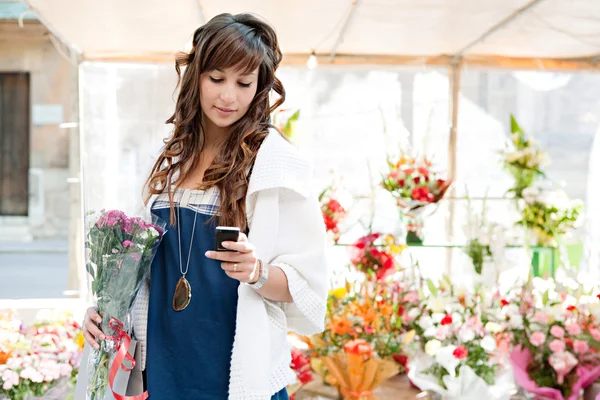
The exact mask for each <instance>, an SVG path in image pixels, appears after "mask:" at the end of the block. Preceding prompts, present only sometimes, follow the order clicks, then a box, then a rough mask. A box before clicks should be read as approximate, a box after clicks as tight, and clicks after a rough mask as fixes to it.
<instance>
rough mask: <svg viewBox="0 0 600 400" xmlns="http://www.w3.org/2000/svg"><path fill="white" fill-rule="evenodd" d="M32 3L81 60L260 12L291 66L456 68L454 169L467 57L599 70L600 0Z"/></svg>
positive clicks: (178, 40) (146, 51) (142, 54)
mask: <svg viewBox="0 0 600 400" xmlns="http://www.w3.org/2000/svg"><path fill="white" fill-rule="evenodd" d="M23 1H24V2H25V3H27V4H28V5H29V7H30V8H31V12H34V13H35V14H37V16H38V17H39V19H40V20H41V21H42V22H43V23H44V24H45V25H46V26H47V27H48V29H49V30H50V31H51V32H52V34H53V35H54V36H55V37H56V38H57V39H58V40H60V41H61V42H62V43H63V44H65V45H67V46H69V47H70V49H71V50H73V51H74V52H76V53H77V54H78V59H79V61H82V60H83V61H140V62H162V61H169V62H170V61H172V60H173V55H174V53H176V52H177V51H180V50H184V49H185V47H186V44H187V43H189V41H190V39H191V37H192V34H193V32H194V30H195V29H196V28H197V27H198V26H200V25H202V24H203V23H205V22H206V21H208V20H209V19H210V18H212V17H213V16H215V15H217V14H220V13H223V12H229V13H233V14H235V13H240V12H252V13H255V14H258V15H260V16H262V17H263V18H265V19H266V20H267V21H269V22H270V23H271V24H272V25H273V26H274V27H275V28H276V30H277V32H278V36H279V39H280V45H281V48H282V50H283V52H284V63H285V64H288V65H293V64H298V65H303V64H306V62H307V59H308V58H309V56H311V55H315V56H316V57H317V59H318V61H319V64H321V65H326V64H331V65H390V66H391V65H418V66H421V65H434V66H447V67H449V68H450V72H449V79H450V91H451V93H452V96H451V99H452V101H451V104H450V110H451V112H450V116H451V121H450V123H451V124H450V126H451V128H450V138H449V149H448V151H449V165H448V173H449V176H450V177H455V175H456V151H455V149H456V139H457V137H456V135H457V131H456V126H457V120H458V98H459V86H460V70H461V66H462V65H475V66H482V67H501V68H510V69H541V70H597V69H599V68H600V64H599V63H600V0H327V1H323V0H303V1H292V0H229V1H223V0H176V1H164V0H127V1H122V0H104V1H92V0H23ZM453 203H454V202H450V215H451V218H453V214H454V213H453V209H454V205H453ZM452 226H453V224H452V223H450V224H449V232H448V239H451V237H452V235H453V232H452ZM448 268H449V266H448Z"/></svg>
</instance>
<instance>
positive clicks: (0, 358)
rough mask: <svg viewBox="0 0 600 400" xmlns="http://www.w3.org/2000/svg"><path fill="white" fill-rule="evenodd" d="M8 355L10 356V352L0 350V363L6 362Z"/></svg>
mask: <svg viewBox="0 0 600 400" xmlns="http://www.w3.org/2000/svg"><path fill="white" fill-rule="evenodd" d="M10 356H11V354H10V352H8V353H4V352H1V351H0V365H2V364H6V361H8V359H9V358H10Z"/></svg>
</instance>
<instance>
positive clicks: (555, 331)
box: [550, 325, 565, 339]
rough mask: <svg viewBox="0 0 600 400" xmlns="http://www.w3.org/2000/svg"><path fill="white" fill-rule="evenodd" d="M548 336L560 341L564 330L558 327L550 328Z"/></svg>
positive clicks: (563, 335)
mask: <svg viewBox="0 0 600 400" xmlns="http://www.w3.org/2000/svg"><path fill="white" fill-rule="evenodd" d="M550 334H551V335H552V336H554V337H557V338H559V339H562V338H564V337H565V330H564V329H563V328H561V327H560V326H558V325H554V326H553V327H552V328H550Z"/></svg>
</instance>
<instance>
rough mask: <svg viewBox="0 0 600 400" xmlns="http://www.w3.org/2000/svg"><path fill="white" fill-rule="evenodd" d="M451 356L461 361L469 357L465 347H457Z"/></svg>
mask: <svg viewBox="0 0 600 400" xmlns="http://www.w3.org/2000/svg"><path fill="white" fill-rule="evenodd" d="M452 355H453V356H454V357H455V358H457V359H459V360H462V359H463V358H467V356H468V355H469V350H467V348H466V347H464V346H458V347H457V348H456V349H455V350H454V351H453V352H452Z"/></svg>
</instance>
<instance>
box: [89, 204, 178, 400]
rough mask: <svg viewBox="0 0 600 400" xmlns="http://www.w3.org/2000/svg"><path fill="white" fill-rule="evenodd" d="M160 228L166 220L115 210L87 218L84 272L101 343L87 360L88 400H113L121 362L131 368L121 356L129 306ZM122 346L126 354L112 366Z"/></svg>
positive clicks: (126, 345) (128, 328)
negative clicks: (135, 215)
mask: <svg viewBox="0 0 600 400" xmlns="http://www.w3.org/2000/svg"><path fill="white" fill-rule="evenodd" d="M165 228H166V222H165V221H162V220H161V219H159V218H158V217H156V216H154V215H152V217H151V220H145V219H143V218H140V217H129V216H127V215H126V214H125V213H124V212H122V211H118V210H111V211H104V210H103V211H101V212H100V213H98V214H94V215H90V216H88V230H87V232H86V242H85V246H86V269H87V272H88V274H89V279H90V283H91V290H92V295H93V299H94V302H95V304H96V306H97V308H98V313H99V314H100V315H101V316H102V323H101V324H100V327H101V329H102V332H103V333H104V334H105V335H106V340H103V341H101V342H100V349H99V350H94V349H92V350H91V353H90V357H89V359H88V365H87V372H88V377H87V378H88V380H87V382H88V387H87V393H86V399H87V400H101V399H102V400H103V399H113V398H114V397H113V396H112V393H111V392H112V390H113V387H112V384H113V380H114V376H115V374H116V371H117V370H118V369H119V368H121V363H122V359H123V358H125V359H126V360H127V364H128V365H129V367H130V368H133V367H134V363H135V362H134V360H133V359H132V358H131V357H130V355H128V354H127V353H126V352H127V350H128V349H129V342H130V335H131V318H130V312H131V307H132V304H133V300H134V298H135V296H136V294H137V291H138V290H139V287H140V284H141V283H142V282H143V280H144V279H145V278H146V276H147V275H148V273H149V271H150V265H151V264H152V260H153V258H154V255H155V254H156V249H157V248H158V245H159V243H160V241H161V240H162V237H163V235H164V232H165ZM121 347H124V352H125V355H124V356H123V355H121V356H120V357H119V359H120V360H121V361H119V360H117V362H115V357H117V352H118V351H119V350H120V348H121ZM115 364H117V365H115ZM123 364H125V363H123ZM124 369H125V370H127V369H126V368H124Z"/></svg>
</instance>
